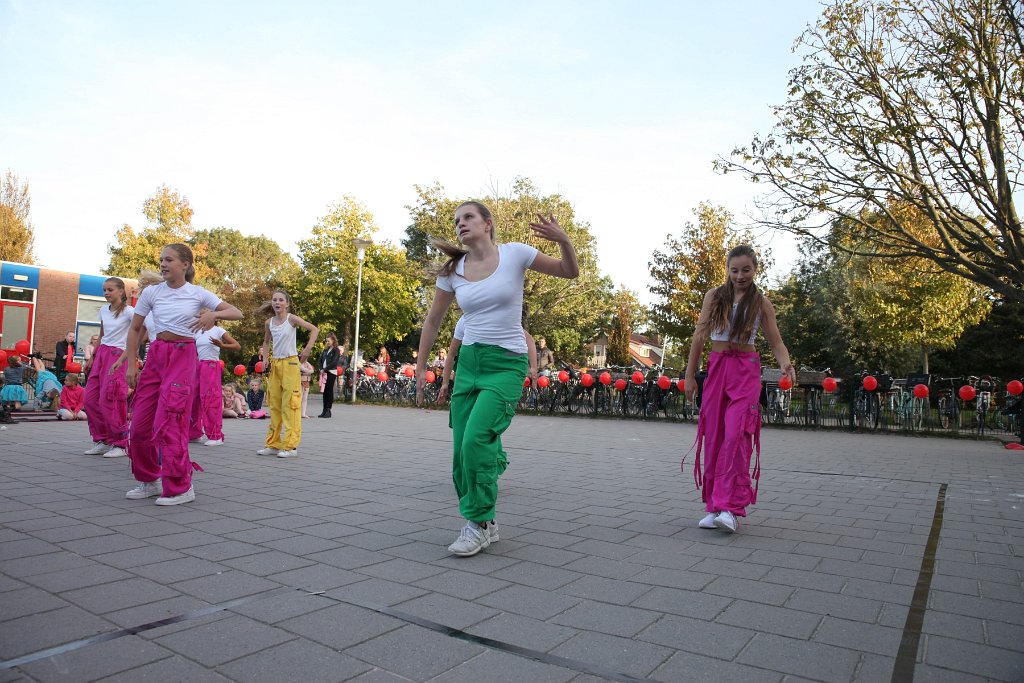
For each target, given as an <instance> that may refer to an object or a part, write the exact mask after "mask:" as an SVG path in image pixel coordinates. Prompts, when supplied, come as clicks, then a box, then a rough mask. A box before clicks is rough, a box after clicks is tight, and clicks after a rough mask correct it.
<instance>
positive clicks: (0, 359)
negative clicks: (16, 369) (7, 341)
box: [0, 349, 7, 364]
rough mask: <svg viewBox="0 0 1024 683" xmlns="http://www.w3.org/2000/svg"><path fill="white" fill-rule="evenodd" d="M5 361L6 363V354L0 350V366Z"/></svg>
mask: <svg viewBox="0 0 1024 683" xmlns="http://www.w3.org/2000/svg"><path fill="white" fill-rule="evenodd" d="M6 361H7V352H6V351H4V350H3V349H0V364H3V363H4V362H6Z"/></svg>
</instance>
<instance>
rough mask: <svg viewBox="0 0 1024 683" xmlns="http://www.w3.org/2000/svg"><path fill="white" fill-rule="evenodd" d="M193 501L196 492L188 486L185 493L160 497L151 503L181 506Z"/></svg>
mask: <svg viewBox="0 0 1024 683" xmlns="http://www.w3.org/2000/svg"><path fill="white" fill-rule="evenodd" d="M195 499H196V490H195V489H194V488H192V487H191V486H189V487H188V491H185V493H179V494H178V495H176V496H160V497H159V498H157V499H156V500H155V501H153V502H155V503H156V504H157V505H181V504H182V503H191V502H192V501H193V500H195Z"/></svg>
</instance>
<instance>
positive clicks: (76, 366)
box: [68, 362, 82, 375]
mask: <svg viewBox="0 0 1024 683" xmlns="http://www.w3.org/2000/svg"><path fill="white" fill-rule="evenodd" d="M81 371H82V364H81V363H75V362H72V363H71V364H69V365H68V372H70V373H71V374H72V375H77V374H78V373H80V372H81Z"/></svg>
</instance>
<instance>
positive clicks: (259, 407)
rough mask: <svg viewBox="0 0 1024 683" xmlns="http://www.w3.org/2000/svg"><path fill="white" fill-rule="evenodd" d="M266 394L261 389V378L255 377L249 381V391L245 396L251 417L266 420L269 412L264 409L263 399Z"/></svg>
mask: <svg viewBox="0 0 1024 683" xmlns="http://www.w3.org/2000/svg"><path fill="white" fill-rule="evenodd" d="M265 395H266V392H265V391H263V389H262V388H261V387H260V378H259V377H253V378H252V379H250V380H249V391H247V392H246V394H245V402H246V403H248V404H249V417H253V418H264V417H266V416H267V411H266V410H264V409H263V397H264V396H265Z"/></svg>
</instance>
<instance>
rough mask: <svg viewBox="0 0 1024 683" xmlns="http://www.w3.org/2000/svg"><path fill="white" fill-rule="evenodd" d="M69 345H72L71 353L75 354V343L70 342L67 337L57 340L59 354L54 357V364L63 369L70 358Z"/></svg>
mask: <svg viewBox="0 0 1024 683" xmlns="http://www.w3.org/2000/svg"><path fill="white" fill-rule="evenodd" d="M68 347H71V355H72V356H74V355H75V347H74V345H73V344H69V343H68V340H67V339H61V340H60V341H59V342H57V354H56V358H54V361H53V364H54V366H55V367H56V368H57V369H58V370H63V369H64V365H65V364H66V363H67V359H68Z"/></svg>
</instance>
